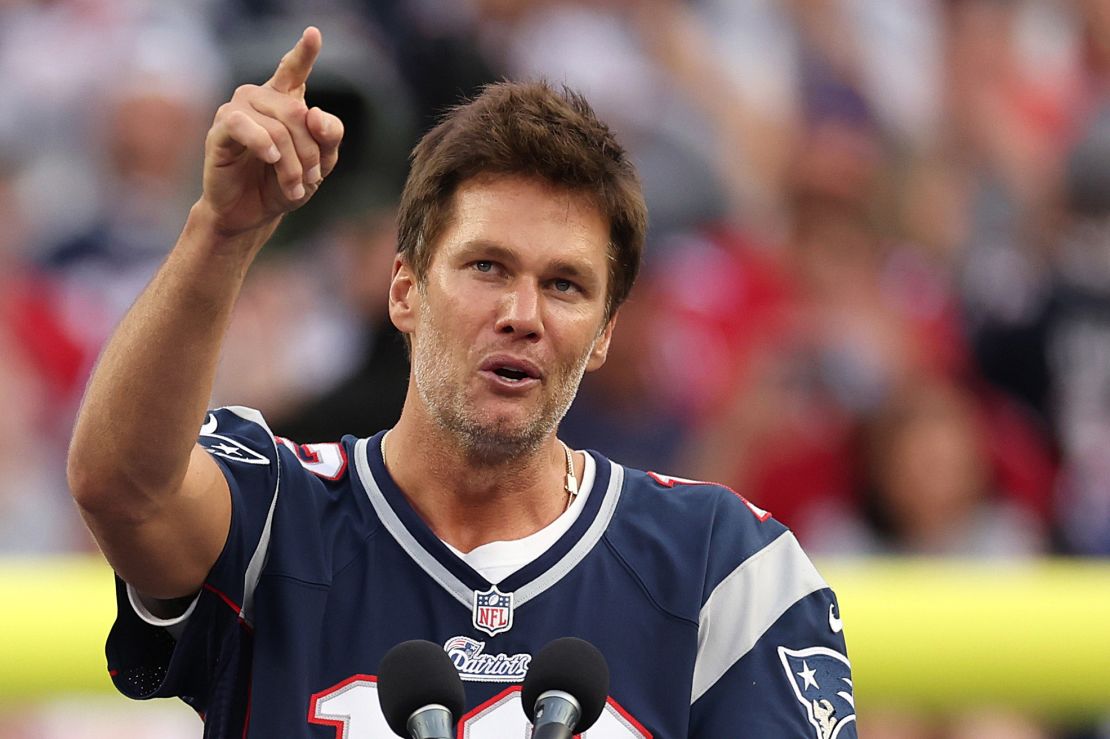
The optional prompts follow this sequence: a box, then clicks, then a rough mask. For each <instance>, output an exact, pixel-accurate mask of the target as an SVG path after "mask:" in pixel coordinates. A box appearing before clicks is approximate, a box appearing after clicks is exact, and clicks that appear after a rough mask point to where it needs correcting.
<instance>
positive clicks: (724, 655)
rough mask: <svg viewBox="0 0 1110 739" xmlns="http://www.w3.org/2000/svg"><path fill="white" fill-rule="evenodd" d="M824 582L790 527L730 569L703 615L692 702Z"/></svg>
mask: <svg viewBox="0 0 1110 739" xmlns="http://www.w3.org/2000/svg"><path fill="white" fill-rule="evenodd" d="M825 587H828V585H827V584H826V583H825V580H824V578H822V577H821V575H820V574H819V573H818V572H817V568H816V567H814V566H813V563H812V562H810V561H809V557H807V556H806V555H805V552H803V551H802V548H801V546H800V545H799V544H798V540H797V539H795V538H794V534H792V533H790V532H789V531H786V532H784V533H783V534H782V535H781V536H779V537H778V538H777V539H775V540H774V541H773V542H771V543H770V544H768V545H767V546H765V547H763V549H761V550H760V551H758V552H756V553H755V554H753V555H752V556H751V557H749V558H748V559H746V560H744V562H742V563H741V564H740V566H738V567H737V568H736V569H735V570H733V571H732V572H730V573H729V574H728V576H727V577H725V579H724V580H722V581H721V583H720V585H718V586H717V587H716V588H715V589H714V590H713V593H712V594H711V595H710V596H709V599H708V600H707V601H706V602H705V605H704V606H702V609H701V614H700V616H699V618H698V656H697V659H696V661H695V662H694V681H693V687H692V690H691V694H690V703H691V704H693V703H694V701H696V700H697V699H698V698H700V697H701V696H702V695H704V694H705V692H706V691H707V690H709V689H710V688H711V687H713V685H714V684H715V683H716V682H717V680H719V679H720V678H721V676H722V675H724V674H725V672H727V671H728V669H729V668H730V667H732V666H733V665H734V664H736V662H738V661H739V660H740V659H741V658H742V657H744V655H746V654H747V653H748V652H750V651H751V650H752V648H753V647H754V646H755V645H756V642H758V641H759V640H760V638H761V637H762V636H763V635H764V634H765V633H766V632H767V630H768V629H769V628H771V626H772V625H774V623H775V622H776V621H778V620H779V618H780V617H781V616H782V614H784V613H786V611H787V610H788V609H789V608H790V607H791V606H792V605H794V604H795V603H797V602H798V601H800V600H801V599H802V598H804V597H806V596H807V595H809V594H811V593H815V592H817V591H818V590H821V589H822V588H825Z"/></svg>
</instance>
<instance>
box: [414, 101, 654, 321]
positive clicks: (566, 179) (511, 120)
mask: <svg viewBox="0 0 1110 739" xmlns="http://www.w3.org/2000/svg"><path fill="white" fill-rule="evenodd" d="M482 175H494V176H496V175H521V176H526V177H536V178H539V179H542V180H544V181H545V182H548V183H550V184H551V185H554V186H556V187H559V188H565V189H567V190H570V191H572V192H576V193H582V194H584V195H586V196H587V197H589V198H590V199H592V200H593V202H594V204H595V205H596V206H597V208H598V209H599V210H600V211H601V213H602V215H604V216H605V217H606V218H607V219H608V221H609V256H610V259H609V294H608V296H607V300H606V312H605V315H606V319H608V318H609V317H611V316H612V315H613V313H614V311H616V309H617V308H618V307H619V306H620V304H621V303H623V302H624V300H625V299H626V298H627V297H628V293H629V291H630V290H631V289H632V283H633V282H634V281H635V280H636V273H637V272H638V271H639V268H640V257H641V254H642V252H643V247H644V238H645V234H646V231H647V207H646V205H645V204H644V196H643V192H642V191H641V189H640V181H639V178H638V177H637V175H636V170H635V168H634V167H633V165H632V162H631V161H630V160H629V158H628V155H627V154H626V153H625V151H624V149H623V148H622V147H621V145H620V144H618V143H617V139H616V137H615V136H614V135H613V133H612V132H611V131H610V130H609V127H608V126H606V125H605V124H604V123H602V122H601V121H600V120H598V118H597V116H596V115H595V114H594V112H593V109H592V108H590V105H589V103H587V102H586V100H585V98H583V97H582V96H581V95H580V94H578V93H576V92H574V91H572V90H570V89H568V88H567V87H565V86H564V87H563V88H562V90H561V91H558V90H555V89H553V88H552V87H551V86H550V85H549V84H547V83H546V82H527V83H519V82H499V83H495V84H492V85H487V86H486V87H484V88H483V89H482V91H481V93H480V94H479V95H478V97H476V98H475V99H474V100H471V101H469V102H466V103H464V104H462V105H459V106H457V107H455V108H452V109H451V110H450V111H448V112H447V114H446V115H445V116H444V118H443V120H442V121H440V123H439V124H438V125H437V126H436V127H435V128H433V129H432V130H431V131H429V132H428V133H427V134H425V135H424V138H422V139H421V140H420V143H418V144H417V145H416V148H414V149H413V151H412V167H411V169H410V170H409V176H408V180H407V181H406V182H405V189H404V192H403V193H402V195H401V205H400V210H399V213H398V217H397V220H398V227H397V228H398V233H397V249H398V252H399V253H400V254H401V256H402V258H403V259H404V260H405V261H406V262H407V263H408V264H409V266H410V267H411V268H412V270H413V271H414V272H415V274H416V277H417V279H418V280H423V279H424V277H425V276H426V275H427V270H428V267H429V265H430V264H431V262H432V252H433V245H434V243H435V241H436V239H437V238H438V237H439V235H440V233H442V231H443V229H444V227H445V226H446V225H447V222H448V220H449V219H450V217H451V213H452V202H453V198H454V194H455V191H456V189H458V187H459V185H460V184H462V183H463V182H465V181H467V180H469V179H471V178H474V177H478V176H482Z"/></svg>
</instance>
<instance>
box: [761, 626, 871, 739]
mask: <svg viewBox="0 0 1110 739" xmlns="http://www.w3.org/2000/svg"><path fill="white" fill-rule="evenodd" d="M779 658H780V659H781V660H782V666H783V669H784V670H786V677H787V679H788V680H790V687H792V688H793V689H794V695H795V697H797V699H798V702H799V703H801V704H802V705H803V706H805V709H806V714H807V716H808V717H809V722H810V723H811V724H813V728H814V729H815V730H816V731H815V733H814V735H813V736H815V737H816V738H817V739H855V737H856V701H855V698H854V697H853V696H852V677H851V675H852V666H851V663H849V662H848V658H847V657H845V656H844V655H843V654H841V653H840V652H837V651H834V650H832V649H828V648H826V647H810V648H808V649H799V650H793V649H787V648H786V647H779Z"/></svg>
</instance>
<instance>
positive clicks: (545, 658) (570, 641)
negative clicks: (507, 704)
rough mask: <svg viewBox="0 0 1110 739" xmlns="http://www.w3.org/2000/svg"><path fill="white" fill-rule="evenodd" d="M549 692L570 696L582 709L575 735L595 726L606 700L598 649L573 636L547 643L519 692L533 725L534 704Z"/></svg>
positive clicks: (605, 667)
mask: <svg viewBox="0 0 1110 739" xmlns="http://www.w3.org/2000/svg"><path fill="white" fill-rule="evenodd" d="M549 690H561V691H563V692H564V693H570V694H571V695H573V696H574V698H575V700H577V701H578V704H579V705H580V706H581V708H582V714H581V715H580V716H579V717H578V723H577V724H575V726H574V733H575V734H580V733H582V732H583V731H585V730H586V729H588V728H590V727H591V726H593V725H594V722H595V721H597V719H598V717H599V716H600V715H601V712H602V710H604V708H605V701H606V699H608V697H609V665H608V664H607V663H606V662H605V657H603V656H602V654H601V652H599V651H598V649H597V647H595V646H594V645H593V644H590V643H589V642H588V641H584V640H582V639H577V638H575V637H573V636H564V637H562V638H561V639H556V640H555V641H553V642H550V643H548V644H547V646H545V647H544V648H543V649H541V650H540V651H539V653H537V654H536V656H535V657H533V658H532V664H531V666H529V668H528V675H527V676H526V677H525V678H524V685H523V686H522V687H521V690H520V700H521V702H522V704H523V705H524V712H525V713H526V714H528V720H529V721H531V722H533V723H535V720H536V701H537V700H538V699H539V697H540V696H541V695H543V694H544V693H546V692H547V691H549Z"/></svg>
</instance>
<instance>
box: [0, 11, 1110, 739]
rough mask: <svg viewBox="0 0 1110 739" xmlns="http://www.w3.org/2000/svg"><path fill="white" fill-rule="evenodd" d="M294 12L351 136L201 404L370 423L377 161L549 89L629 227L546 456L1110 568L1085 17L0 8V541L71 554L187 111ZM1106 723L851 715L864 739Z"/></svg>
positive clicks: (867, 551)
mask: <svg viewBox="0 0 1110 739" xmlns="http://www.w3.org/2000/svg"><path fill="white" fill-rule="evenodd" d="M308 23H312V24H315V25H317V26H319V27H320V28H321V29H322V31H323V33H324V37H325V44H324V51H323V54H322V56H321V59H320V60H319V62H318V64H317V66H316V70H315V72H314V74H313V76H312V78H311V80H310V83H309V102H310V104H316V105H320V106H321V107H324V108H325V109H327V110H330V111H332V112H334V113H336V114H337V115H339V116H340V117H341V118H343V120H344V121H345V123H346V127H347V137H346V140H345V143H344V146H343V149H342V155H341V159H340V164H339V168H338V169H337V170H336V172H335V174H334V175H333V176H332V177H331V178H330V179H329V181H328V183H327V185H326V186H325V187H324V188H323V190H322V192H321V193H320V195H319V196H317V198H316V199H315V200H314V201H313V202H311V203H310V204H309V206H308V207H306V208H305V209H303V210H302V211H301V212H300V213H298V214H296V215H294V216H293V217H291V218H289V219H288V220H287V222H286V223H285V224H284V225H283V227H282V229H281V230H280V231H279V233H278V235H277V237H276V239H275V241H274V243H273V244H272V245H271V246H270V247H268V248H267V249H266V250H265V251H264V253H263V255H262V256H261V258H260V260H259V262H258V264H257V265H256V266H255V268H254V270H253V272H252V273H251V275H250V277H249V280H248V283H247V286H246V289H245V292H244V294H243V296H242V299H241V301H240V303H239V305H238V308H237V311H236V316H235V320H234V324H233V326H232V329H231V333H230V336H229V338H228V341H227V344H226V351H225V356H224V361H223V365H222V367H221V371H220V377H219V381H218V386H217V389H216V393H215V397H214V399H213V403H214V404H225V403H234V404H239V405H248V406H253V407H256V408H259V409H261V410H262V411H263V412H264V413H265V415H266V416H267V418H268V420H269V421H270V425H271V426H272V428H273V429H274V430H275V432H277V433H278V434H281V435H283V436H287V437H290V438H293V439H296V440H297V441H301V442H313V441H333V440H337V439H338V438H339V437H340V436H341V435H342V434H344V433H354V434H356V435H359V436H365V435H370V434H372V433H373V432H375V431H377V430H379V429H381V428H383V427H386V426H388V425H390V424H391V423H392V421H393V419H395V417H396V416H397V414H398V412H399V410H400V407H401V402H402V399H403V393H404V387H405V383H406V375H407V360H406V358H405V350H404V345H403V343H402V342H401V341H400V340H399V338H398V336H397V334H396V332H395V331H394V330H393V329H392V327H391V326H390V325H389V323H388V319H387V317H386V313H385V305H386V304H385V292H386V288H387V285H388V275H389V265H390V262H391V259H392V254H393V250H394V231H393V229H394V221H393V215H394V212H393V210H394V207H395V204H396V201H397V198H398V194H399V190H400V186H401V184H402V182H403V180H404V176H405V171H406V163H407V156H408V151H409V149H410V148H411V147H412V145H413V144H414V143H415V141H416V140H417V139H418V138H419V136H420V135H421V133H422V132H423V131H425V130H426V129H427V128H428V127H429V126H430V125H431V124H432V123H433V122H434V121H435V120H436V116H437V114H438V113H439V112H441V111H442V110H443V109H444V108H445V107H447V106H449V105H451V104H453V103H455V102H458V101H459V99H460V98H461V97H462V96H465V95H469V94H472V93H473V92H474V91H475V90H476V89H477V88H478V87H479V86H480V85H482V84H484V83H487V82H490V81H494V80H497V79H500V78H505V77H508V78H535V77H545V78H547V79H549V80H551V81H553V82H556V83H566V84H567V85H569V86H571V87H574V88H576V89H579V90H580V91H582V92H584V93H585V94H586V96H587V97H588V98H589V99H590V100H591V101H592V103H593V104H594V106H595V108H596V109H597V110H598V112H599V114H600V115H601V116H602V117H603V118H604V119H605V120H606V121H608V122H609V123H610V125H611V126H612V128H613V129H614V130H615V131H616V132H617V133H618V135H619V136H620V138H621V139H622V141H623V142H624V143H625V144H626V145H627V147H628V148H629V150H630V151H631V153H632V155H633V157H634V159H635V160H636V162H637V164H638V166H639V168H640V173H641V176H642V178H643V183H644V187H645V191H646V193H647V197H648V202H649V208H650V213H651V231H650V236H649V246H648V251H647V257H646V263H645V268H644V272H643V275H642V278H641V280H640V283H639V285H638V286H637V288H636V290H635V291H634V293H633V298H632V300H631V301H630V302H629V303H628V304H627V305H626V307H624V308H623V309H622V311H621V314H620V325H619V329H618V331H617V333H616V336H615V339H614V341H613V347H612V351H611V353H610V359H609V362H608V364H607V365H606V366H605V367H604V368H603V369H602V370H601V371H599V372H597V373H595V374H593V375H591V376H589V377H588V378H587V380H586V382H585V383H584V385H583V388H582V392H581V394H580V396H579V398H578V400H577V402H576V404H575V406H574V407H573V409H572V410H571V412H570V414H569V415H568V417H567V419H566V421H565V422H564V425H563V435H564V438H566V439H567V441H568V442H569V443H571V444H572V445H574V446H577V447H580V448H582V447H587V448H595V449H598V450H601V451H603V452H605V453H607V454H608V455H609V456H611V457H613V458H615V459H616V460H618V461H621V462H624V463H626V464H629V465H632V466H636V467H643V468H648V469H653V470H657V471H661V472H665V473H669V474H675V475H680V476H685V477H692V478H697V479H710V480H714V481H719V482H723V483H726V484H728V485H730V486H731V487H732V488H734V489H735V490H737V491H738V492H741V493H743V494H744V495H745V496H747V497H748V498H750V499H751V500H752V501H753V502H755V503H757V504H758V505H760V506H763V507H765V508H768V509H770V510H771V511H772V512H773V513H774V514H775V515H776V516H777V517H778V518H780V519H781V520H783V521H784V522H785V523H787V524H788V525H790V526H791V527H792V528H793V529H794V530H795V531H796V533H797V535H798V537H799V539H800V540H801V541H802V543H803V545H805V546H806V547H807V549H808V550H809V551H810V552H811V553H813V554H814V555H817V556H824V555H837V556H843V555H859V556H870V555H879V554H918V555H941V556H948V555H953V556H968V557H981V558H999V559H1003V558H1005V559H1016V558H1032V557H1038V556H1044V555H1049V554H1067V555H1079V556H1089V557H1105V556H1108V555H1110V454H1107V453H1106V450H1107V449H1110V2H1108V1H1107V0H593V1H589V2H587V1H586V0H581V1H574V0H361V1H360V0H318V1H317V2H313V3H311V4H309V3H299V2H293V1H292V0H220V1H218V2H217V0H191V1H186V2H177V3H157V2H155V0H0V80H3V82H2V88H3V96H2V102H0V357H2V359H0V407H2V408H3V409H4V412H3V413H2V414H0V429H2V438H3V440H4V443H3V444H0V553H2V554H40V553H56V552H84V551H91V550H92V549H93V544H92V542H91V540H90V538H89V536H88V535H87V533H86V532H85V531H84V528H83V526H82V524H81V522H80V520H79V517H78V516H77V515H76V513H75V511H74V508H73V506H72V504H71V502H70V499H69V495H68V493H67V490H66V485H65V474H64V459H65V450H66V445H67V442H68V437H69V432H70V428H71V425H72V421H73V416H74V412H75V409H76V406H77V403H78V401H79V399H80V395H81V392H82V389H83V387H84V383H85V380H86V378H87V376H88V374H89V371H90V368H91V366H92V364H93V363H94V361H95V359H96V356H97V352H98V350H99V348H100V346H101V345H102V343H103V342H104V341H105V339H106V338H107V337H108V336H109V334H110V332H111V330H112V328H113V326H114V324H115V322H116V321H117V320H118V319H119V318H120V316H121V315H122V313H123V312H124V311H125V310H126V308H127V307H128V305H129V304H130V302H131V301H132V300H133V299H134V297H135V296H136V295H137V293H138V291H139V290H140V289H141V288H142V286H143V285H144V284H145V282H146V280H147V279H148V278H149V277H150V276H151V275H152V274H153V271H154V270H155V269H156V267H157V266H158V264H159V263H160V261H161V260H162V259H163V258H164V257H165V255H166V253H167V251H168V249H169V248H170V247H171V246H172V244H173V243H174V241H175V239H176V236H177V233H178V231H179V229H180V227H181V225H182V223H183V221H184V217H185V214H186V212H187V210H188V207H189V205H190V204H191V203H192V202H193V201H194V200H195V199H196V198H197V196H198V194H199V172H200V163H201V157H202V151H203V139H204V132H205V130H206V129H207V126H208V124H209V123H210V121H211V118H212V115H213V113H214V111H215V108H216V107H217V106H218V105H219V104H220V103H221V102H222V101H223V100H224V99H226V98H227V97H228V96H229V95H230V92H231V90H232V89H233V88H234V86H235V85H236V84H240V83H244V82H255V83H260V82H262V81H263V80H265V79H266V78H267V77H268V76H269V74H270V73H271V71H272V69H273V67H274V65H275V63H276V60H277V59H278V58H279V57H280V55H281V54H282V53H283V52H284V51H285V50H286V49H287V48H289V47H290V46H291V45H292V43H293V42H294V41H295V39H296V38H297V37H298V35H299V34H300V31H301V29H302V28H303V27H304V25H306V24H308ZM134 453H135V454H142V453H143V450H142V449H135V450H134ZM3 726H4V725H3V724H2V723H0V731H2V730H3ZM15 727H16V724H14V723H12V724H11V727H10V728H9V729H8V731H9V733H8V734H4V736H37V735H38V734H35V733H34V730H33V729H29V728H27V725H23V727H24V728H23V729H18V728H15ZM21 730H22V731H25V732H27V733H25V734H20V733H18V732H19V731H21ZM1103 731H1104V733H1101V734H1100V733H1099V730H1098V729H1097V728H1091V729H1090V730H1089V731H1088V732H1086V733H1081V734H1076V733H1072V732H1071V730H1070V729H1069V730H1067V731H1065V730H1064V729H1061V728H1059V727H1053V726H1046V725H1042V724H1039V723H1037V722H1036V721H1035V720H1033V719H1032V718H1030V717H1023V716H1020V715H1011V714H1009V713H996V712H990V713H983V714H976V715H974V716H955V717H952V716H945V717H935V716H920V715H915V714H912V713H905V712H897V711H879V710H875V711H873V712H871V713H870V715H868V712H867V711H863V712H862V713H861V734H862V735H863V736H866V737H872V738H873V739H956V738H957V737H977V738H989V737H995V736H997V737H1019V738H1021V737H1057V736H1069V737H1072V736H1085V737H1095V736H1110V730H1107V729H1105V728H1104V730H1103ZM71 735H72V734H71ZM115 735H116V736H118V734H115Z"/></svg>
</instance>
